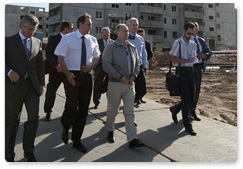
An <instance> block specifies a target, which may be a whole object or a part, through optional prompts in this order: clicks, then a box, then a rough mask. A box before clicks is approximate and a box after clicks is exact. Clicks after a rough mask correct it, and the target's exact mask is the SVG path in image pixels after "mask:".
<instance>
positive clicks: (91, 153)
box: [15, 81, 237, 162]
mask: <svg viewBox="0 0 243 169" xmlns="http://www.w3.org/2000/svg"><path fill="white" fill-rule="evenodd" d="M46 82H47V81H46ZM45 91H46V89H45ZM44 99H45V93H44V94H43V95H42V96H41V101H40V120H39V128H38V132H37V136H36V141H35V155H36V158H37V160H38V161H39V162H57V161H62V162H235V161H236V160H237V127H234V126H231V125H229V124H225V123H222V122H219V121H215V120H212V119H209V118H206V117H203V116H200V118H201V119H202V121H200V122H193V128H194V130H195V131H196V132H197V136H190V135H188V134H187V133H186V132H185V131H184V127H183V123H182V117H181V113H180V114H178V120H179V123H178V124H175V123H173V121H172V118H171V113H170V111H169V109H168V106H166V105H162V104H159V103H156V102H155V101H152V100H149V99H146V97H145V99H144V100H145V101H146V102H147V103H146V104H141V105H140V106H139V107H138V108H135V120H136V122H137V124H138V126H137V133H138V138H139V139H141V141H142V142H143V143H145V144H146V146H145V147H142V148H135V149H129V147H128V142H127V138H126V134H125V127H124V126H125V124H124V116H123V114H122V111H119V113H118V115H117V118H116V124H115V127H116V130H115V132H114V134H115V143H113V144H111V143H108V142H107V131H106V129H105V128H104V122H105V120H106V106H107V102H106V96H105V95H104V94H103V95H102V100H101V104H100V106H99V108H98V109H93V106H94V105H93V103H92V101H91V104H90V110H89V115H88V119H87V123H86V127H85V129H84V133H83V136H82V143H83V144H84V145H85V146H86V147H87V149H88V153H86V154H84V153H80V152H79V151H78V150H77V149H74V148H72V141H71V140H69V143H68V144H67V145H64V143H63V142H62V139H61V133H62V127H61V123H60V117H61V115H62V112H63V108H64V104H65V94H64V90H63V86H61V87H60V88H59V90H58V92H57V97H56V102H55V106H54V108H53V113H52V121H50V122H46V121H44V118H45V113H44V111H43V105H44ZM25 121H26V111H25V108H23V112H22V117H21V123H20V126H19V132H18V136H17V140H16V147H15V152H16V157H15V160H16V161H20V162H25V161H26V159H25V158H24V157H23V149H22V135H23V123H24V122H25ZM69 137H71V130H70V133H69Z"/></svg>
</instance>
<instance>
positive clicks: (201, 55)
mask: <svg viewBox="0 0 243 169" xmlns="http://www.w3.org/2000/svg"><path fill="white" fill-rule="evenodd" d="M198 58H199V59H206V57H205V55H204V54H203V53H200V54H199V55H198Z"/></svg>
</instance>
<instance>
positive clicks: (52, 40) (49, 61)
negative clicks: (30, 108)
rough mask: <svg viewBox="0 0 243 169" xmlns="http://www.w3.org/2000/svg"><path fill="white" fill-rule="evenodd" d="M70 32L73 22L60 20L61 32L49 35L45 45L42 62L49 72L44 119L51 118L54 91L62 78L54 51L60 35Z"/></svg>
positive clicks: (62, 74) (54, 96)
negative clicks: (44, 55) (43, 60)
mask: <svg viewBox="0 0 243 169" xmlns="http://www.w3.org/2000/svg"><path fill="white" fill-rule="evenodd" d="M70 32H73V23H72V22H68V21H62V23H61V32H60V33H58V34H57V35H54V36H50V37H49V39H48V43H47V46H46V60H45V62H44V65H45V72H46V73H47V71H48V73H49V83H48V84H47V89H46V99H45V103H44V111H45V113H46V118H45V120H46V121H50V120H51V112H52V108H53V106H54V103H55V99H56V91H57V89H58V88H59V86H60V85H61V83H62V82H63V80H64V77H65V75H64V73H63V71H62V68H61V66H60V64H59V63H58V56H57V55H55V54H54V51H55V49H56V47H57V45H58V43H59V42H60V41H61V39H62V37H63V36H64V35H66V34H68V33H70ZM47 69H48V70H47Z"/></svg>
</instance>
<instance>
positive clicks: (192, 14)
mask: <svg viewBox="0 0 243 169" xmlns="http://www.w3.org/2000/svg"><path fill="white" fill-rule="evenodd" d="M185 18H195V19H203V13H200V12H189V11H185Z"/></svg>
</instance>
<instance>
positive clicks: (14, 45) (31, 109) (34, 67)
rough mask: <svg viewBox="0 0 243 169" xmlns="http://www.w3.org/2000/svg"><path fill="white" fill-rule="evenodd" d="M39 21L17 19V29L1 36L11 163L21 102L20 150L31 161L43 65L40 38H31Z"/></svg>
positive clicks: (9, 158) (42, 78)
mask: <svg viewBox="0 0 243 169" xmlns="http://www.w3.org/2000/svg"><path fill="white" fill-rule="evenodd" d="M38 24H39V21H38V19H37V18H36V17H35V16H33V15H26V16H24V17H23V18H22V19H21V23H20V31H19V32H18V33H17V34H15V35H12V36H10V37H6V39H5V158H6V161H8V162H14V156H15V153H14V147H15V140H16V135H17V132H18V127H19V122H20V114H21V111H22V107H23V104H25V107H26V111H27V117H28V118H27V121H26V122H25V123H24V134H23V149H24V157H25V158H27V161H28V162H35V161H36V158H35V156H34V141H35V136H36V132H37V128H38V120H39V100H40V98H39V97H40V96H41V95H42V93H43V86H44V66H43V55H42V51H41V41H40V40H39V39H37V38H34V37H32V36H33V35H34V33H35V31H36V29H37V27H38Z"/></svg>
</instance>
